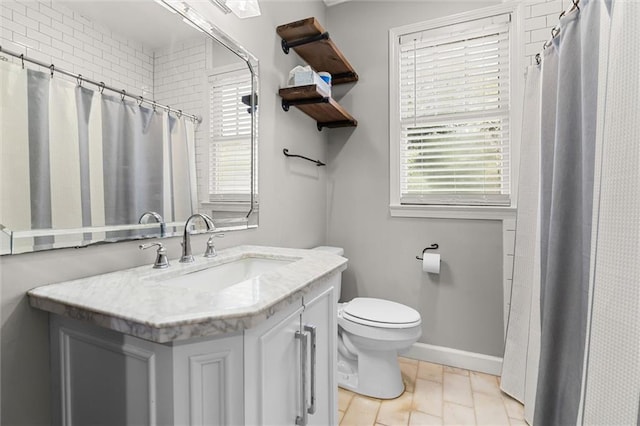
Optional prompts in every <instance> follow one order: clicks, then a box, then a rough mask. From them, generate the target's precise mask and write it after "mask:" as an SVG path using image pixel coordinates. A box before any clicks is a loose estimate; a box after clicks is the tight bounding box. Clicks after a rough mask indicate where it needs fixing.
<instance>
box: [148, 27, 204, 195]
mask: <svg viewBox="0 0 640 426" xmlns="http://www.w3.org/2000/svg"><path fill="white" fill-rule="evenodd" d="M206 52H211V46H210V45H209V44H208V43H206V42H205V39H204V38H203V37H197V38H196V39H193V40H187V41H184V42H179V43H175V44H173V45H172V46H168V47H167V48H165V49H160V50H158V51H156V56H155V85H154V87H155V94H156V100H157V101H158V102H160V103H164V104H168V105H169V106H171V105H172V104H174V105H179V108H181V109H183V110H184V111H185V112H188V113H189V114H194V115H198V116H200V117H202V118H203V122H202V123H201V124H200V125H197V126H196V170H197V177H198V179H197V181H198V199H199V200H207V199H208V194H209V188H208V186H207V183H208V182H209V176H208V172H209V147H208V144H207V141H208V137H207V129H208V125H207V121H208V120H207V115H208V114H206V110H205V108H206V106H207V103H206V99H207V95H208V92H207V83H206V82H207V77H206Z"/></svg>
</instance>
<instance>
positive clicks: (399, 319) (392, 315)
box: [342, 297, 422, 329]
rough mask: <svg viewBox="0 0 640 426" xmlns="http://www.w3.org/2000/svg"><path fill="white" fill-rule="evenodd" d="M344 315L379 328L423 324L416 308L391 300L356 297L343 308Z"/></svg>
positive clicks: (362, 323) (348, 318) (351, 319)
mask: <svg viewBox="0 0 640 426" xmlns="http://www.w3.org/2000/svg"><path fill="white" fill-rule="evenodd" d="M342 317H343V318H344V319H345V320H348V321H351V322H354V323H356V324H361V325H367V326H371V327H377V328H396V329H397V328H411V327H415V326H417V325H420V324H421V322H422V321H421V319H420V313H418V311H416V310H415V309H412V308H410V307H408V306H405V305H402V304H400V303H395V302H391V301H389V300H382V299H375V298H370V297H356V298H355V299H353V300H352V301H350V302H349V303H346V304H345V305H344V306H343V308H342Z"/></svg>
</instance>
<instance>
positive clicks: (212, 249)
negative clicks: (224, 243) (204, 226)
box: [204, 234, 224, 257]
mask: <svg viewBox="0 0 640 426" xmlns="http://www.w3.org/2000/svg"><path fill="white" fill-rule="evenodd" d="M222 237H224V234H212V235H211V236H210V237H209V240H208V241H207V249H206V250H205V252H204V257H216V256H217V255H218V253H217V252H216V246H215V244H214V242H213V239H214V238H222Z"/></svg>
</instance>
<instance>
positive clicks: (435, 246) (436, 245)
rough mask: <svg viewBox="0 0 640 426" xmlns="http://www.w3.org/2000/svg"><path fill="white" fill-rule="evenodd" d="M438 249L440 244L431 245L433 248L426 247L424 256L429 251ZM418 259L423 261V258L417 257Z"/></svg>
mask: <svg viewBox="0 0 640 426" xmlns="http://www.w3.org/2000/svg"><path fill="white" fill-rule="evenodd" d="M437 248H438V244H431V247H426V248H425V249H424V250H422V256H424V252H425V251H427V250H436V249H437ZM416 259H418V260H423V258H422V257H420V256H416Z"/></svg>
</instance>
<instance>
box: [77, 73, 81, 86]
mask: <svg viewBox="0 0 640 426" xmlns="http://www.w3.org/2000/svg"><path fill="white" fill-rule="evenodd" d="M76 80H77V81H78V87H82V74H78V77H76Z"/></svg>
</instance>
